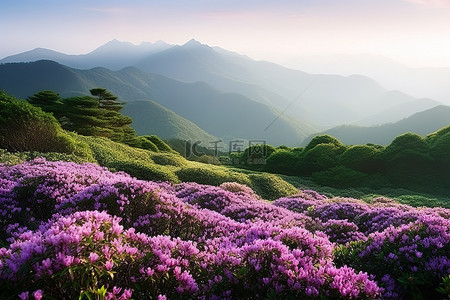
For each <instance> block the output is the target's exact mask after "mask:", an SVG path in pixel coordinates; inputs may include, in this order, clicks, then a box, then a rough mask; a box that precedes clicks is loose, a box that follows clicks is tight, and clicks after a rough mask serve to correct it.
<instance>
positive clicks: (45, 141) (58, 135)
mask: <svg viewBox="0 0 450 300" xmlns="http://www.w3.org/2000/svg"><path fill="white" fill-rule="evenodd" d="M0 148H4V149H7V150H9V151H15V152H17V151H42V152H47V151H57V152H63V153H71V152H72V151H73V148H74V145H72V143H71V141H70V139H69V138H67V137H66V136H65V134H64V133H63V131H62V130H61V127H60V125H59V124H58V122H57V121H56V119H55V118H54V117H53V116H52V115H50V114H48V113H45V112H43V111H42V110H41V109H40V108H37V107H34V106H32V105H31V104H29V103H28V102H27V101H24V100H18V99H16V98H14V97H11V96H9V95H7V94H6V93H5V92H0Z"/></svg>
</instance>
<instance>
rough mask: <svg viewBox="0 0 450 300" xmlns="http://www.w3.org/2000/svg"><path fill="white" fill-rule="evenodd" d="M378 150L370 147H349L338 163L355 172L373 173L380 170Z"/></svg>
mask: <svg viewBox="0 0 450 300" xmlns="http://www.w3.org/2000/svg"><path fill="white" fill-rule="evenodd" d="M380 153H381V151H380V149H378V148H376V147H374V146H370V145H356V146H351V147H350V148H348V149H347V150H345V152H344V153H342V155H341V156H340V163H342V164H343V165H344V166H346V167H348V168H351V169H353V170H356V171H361V172H367V173H374V172H376V171H378V170H380V168H381V167H380V164H381V159H380Z"/></svg>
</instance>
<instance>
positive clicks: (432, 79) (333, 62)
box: [293, 54, 450, 105]
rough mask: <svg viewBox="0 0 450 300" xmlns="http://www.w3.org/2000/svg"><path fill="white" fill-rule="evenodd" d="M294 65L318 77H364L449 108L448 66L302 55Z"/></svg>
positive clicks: (365, 57)
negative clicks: (421, 65) (324, 75)
mask: <svg viewBox="0 0 450 300" xmlns="http://www.w3.org/2000/svg"><path fill="white" fill-rule="evenodd" d="M293 65H295V67H296V68H300V69H301V70H304V71H307V72H311V73H317V74H340V75H344V76H347V75H351V74H363V75H365V76H368V77H370V78H373V79H375V80H376V81H377V82H379V83H380V84H381V85H382V86H384V87H386V88H388V89H394V90H401V91H403V92H405V93H407V94H410V95H413V96H415V97H430V98H433V99H436V100H438V101H440V102H442V103H444V104H446V105H450V85H449V84H448V81H449V78H450V68H449V67H410V66H407V65H405V64H401V63H398V62H396V61H394V60H392V59H389V58H386V57H383V56H380V55H372V54H334V55H319V56H301V57H299V58H298V59H297V60H296V62H295V63H293Z"/></svg>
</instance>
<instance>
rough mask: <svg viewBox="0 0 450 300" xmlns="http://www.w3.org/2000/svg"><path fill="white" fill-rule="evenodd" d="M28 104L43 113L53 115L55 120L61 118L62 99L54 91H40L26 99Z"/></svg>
mask: <svg viewBox="0 0 450 300" xmlns="http://www.w3.org/2000/svg"><path fill="white" fill-rule="evenodd" d="M27 100H28V102H29V103H30V104H32V105H33V106H37V107H40V108H41V109H42V110H43V111H45V112H49V113H53V116H55V117H56V118H59V117H61V105H62V98H61V97H60V96H59V94H58V93H55V92H54V91H49V90H45V91H41V92H38V93H36V94H34V95H33V96H31V97H28V99H27Z"/></svg>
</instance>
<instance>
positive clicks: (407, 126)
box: [302, 105, 450, 146]
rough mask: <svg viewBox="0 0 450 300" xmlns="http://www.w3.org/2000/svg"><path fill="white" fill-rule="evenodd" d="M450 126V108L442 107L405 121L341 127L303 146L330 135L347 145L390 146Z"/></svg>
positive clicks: (325, 132) (306, 140) (310, 137)
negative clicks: (403, 136)
mask: <svg viewBox="0 0 450 300" xmlns="http://www.w3.org/2000/svg"><path fill="white" fill-rule="evenodd" d="M449 124H450V106H445V105H440V106H436V107H433V108H431V109H427V110H425V111H422V112H418V113H415V114H413V115H412V116H410V117H408V118H405V119H403V120H400V121H397V122H394V123H388V124H383V125H379V126H371V127H363V126H356V125H341V126H337V127H334V128H331V129H328V130H325V131H321V132H317V133H315V134H313V135H311V136H309V137H307V138H306V139H305V140H304V141H303V143H302V145H303V146H306V145H307V144H308V143H309V141H311V139H312V138H313V137H314V136H316V135H321V134H329V135H331V136H334V137H335V138H337V139H338V140H340V141H341V142H342V143H344V144H345V145H360V144H367V143H372V144H378V145H388V144H390V143H391V142H392V141H393V140H394V138H395V137H397V136H399V135H401V134H403V133H406V132H414V133H417V134H419V135H421V136H426V135H428V134H430V133H433V132H435V131H437V130H439V129H440V128H442V127H445V126H447V125H449Z"/></svg>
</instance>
